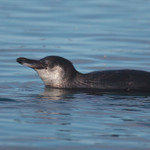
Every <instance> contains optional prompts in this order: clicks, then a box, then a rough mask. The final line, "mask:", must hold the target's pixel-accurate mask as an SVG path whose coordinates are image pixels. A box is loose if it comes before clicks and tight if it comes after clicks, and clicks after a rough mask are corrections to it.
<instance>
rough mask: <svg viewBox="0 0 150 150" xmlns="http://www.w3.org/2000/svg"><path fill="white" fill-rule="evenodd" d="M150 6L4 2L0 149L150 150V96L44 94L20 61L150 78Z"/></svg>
mask: <svg viewBox="0 0 150 150" xmlns="http://www.w3.org/2000/svg"><path fill="white" fill-rule="evenodd" d="M149 6H150V1H149V0H126V1H121V0H101V1H98V0H93V1H90V0H82V1H80V0H76V1H69V0H65V1H64V0H42V1H40V0H36V1H35V0H30V1H26V0H22V1H18V0H13V1H9V0H1V1H0V129H1V130H0V149H4V150H8V149H11V150H12V149H15V150H19V149H23V150H24V149H25V150H26V149H31V150H34V149H36V150H38V149H44V150H47V149H54V150H56V149H61V150H63V149H64V150H66V149H72V150H75V149H77V148H78V149H82V150H83V149H85V150H99V149H103V150H110V149H111V150H117V149H120V150H127V149H128V150H134V149H136V150H138V149H139V150H149V149H150V94H149V93H100V92H92V91H91V92H89V91H70V90H69V91H68V90H61V89H45V88H44V85H43V83H42V81H41V80H40V79H39V77H38V76H37V75H36V73H35V72H34V71H33V70H32V69H29V68H27V67H23V66H21V65H19V64H18V63H16V61H15V59H16V58H17V57H20V56H24V57H29V58H35V59H39V58H42V57H45V56H48V55H58V56H62V57H65V58H68V59H69V60H71V61H72V62H73V63H74V65H75V67H76V68H77V70H79V71H81V72H90V71H95V70H104V69H120V68H122V69H123V68H130V69H141V70H146V71H150V51H149V49H150V28H149V27H150V7H149Z"/></svg>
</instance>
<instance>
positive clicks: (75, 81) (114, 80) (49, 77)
mask: <svg viewBox="0 0 150 150" xmlns="http://www.w3.org/2000/svg"><path fill="white" fill-rule="evenodd" d="M17 62H18V63H20V64H22V65H25V66H28V67H30V68H32V69H34V70H35V71H36V72H37V73H38V75H39V77H40V78H41V79H42V80H43V82H44V84H45V86H46V87H51V88H65V89H98V90H100V91H112V92H113V91H117V92H118V91H127V92H128V91H150V72H147V71H141V70H131V69H122V70H105V71H96V72H90V73H85V74H83V73H80V72H79V71H77V70H76V69H75V67H74V66H73V64H72V63H71V61H69V60H67V59H65V58H63V57H59V56H47V57H45V58H42V59H40V60H33V59H28V58H24V57H20V58H17Z"/></svg>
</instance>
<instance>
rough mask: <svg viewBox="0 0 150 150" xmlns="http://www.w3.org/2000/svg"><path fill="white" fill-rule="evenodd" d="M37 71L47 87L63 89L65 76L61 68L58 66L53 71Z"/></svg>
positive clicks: (47, 69)
mask: <svg viewBox="0 0 150 150" xmlns="http://www.w3.org/2000/svg"><path fill="white" fill-rule="evenodd" d="M36 71H37V73H38V75H39V76H40V78H41V79H42V80H43V82H44V84H45V85H49V86H51V87H61V85H62V82H63V74H64V72H63V70H62V68H61V67H59V66H56V67H54V68H52V69H50V68H46V69H36Z"/></svg>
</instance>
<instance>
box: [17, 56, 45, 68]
mask: <svg viewBox="0 0 150 150" xmlns="http://www.w3.org/2000/svg"><path fill="white" fill-rule="evenodd" d="M16 61H17V62H18V63H19V64H22V65H24V66H28V67H30V68H32V69H45V68H46V65H45V63H44V62H41V61H40V60H32V59H27V58H24V57H19V58H17V60H16Z"/></svg>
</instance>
